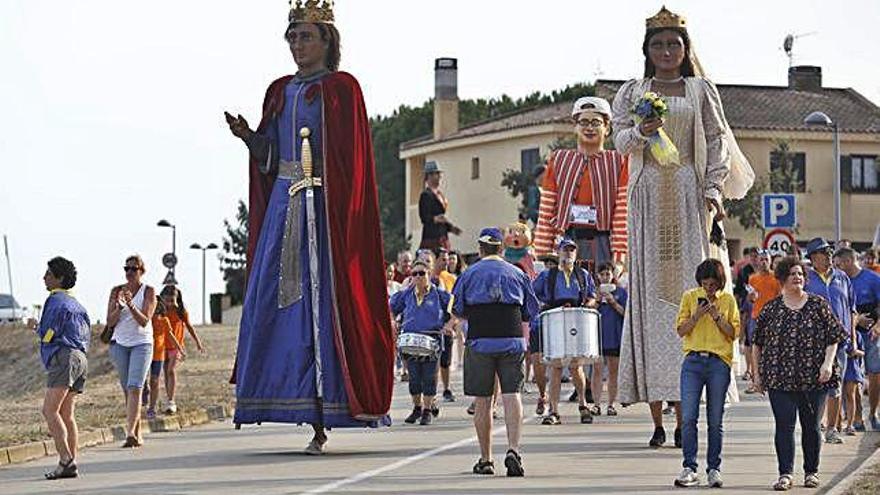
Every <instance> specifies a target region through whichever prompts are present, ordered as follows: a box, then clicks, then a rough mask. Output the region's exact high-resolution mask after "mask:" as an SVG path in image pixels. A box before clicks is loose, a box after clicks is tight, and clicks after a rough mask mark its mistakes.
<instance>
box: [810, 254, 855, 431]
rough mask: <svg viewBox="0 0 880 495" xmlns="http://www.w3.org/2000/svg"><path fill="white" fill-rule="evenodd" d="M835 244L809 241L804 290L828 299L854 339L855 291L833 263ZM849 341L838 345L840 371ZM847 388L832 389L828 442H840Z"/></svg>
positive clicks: (829, 397)
mask: <svg viewBox="0 0 880 495" xmlns="http://www.w3.org/2000/svg"><path fill="white" fill-rule="evenodd" d="M833 252H834V248H833V247H832V246H831V244H829V243H828V241H826V240H825V239H823V238H821V237H816V238H814V239H812V240H810V242H808V243H807V257H808V258H809V259H810V264H811V265H812V266H811V268H810V269H809V270H808V271H807V281H806V284H805V285H804V290H806V291H807V292H809V293H811V294H816V295H817V296H819V297H821V298H823V299H825V300H826V301H828V304H830V305H831V310H832V311H833V312H834V315H835V316H837V319H838V320H840V323H841V325H843V328H845V329H846V331H847V333H848V334H849V335H850V337H849V338H850V339H852V340H851V342H855V341H856V335H855V331H856V329H855V325H853V321H854V319H853V316H858V313H857V312H856V301H855V293H854V291H853V287H852V282H851V281H850V279H849V277H848V276H847V275H846V273H845V272H843V271H842V270H839V269H837V268H834V266H833V265H832V264H831V255H832V253H833ZM846 360H847V355H846V343H845V342H842V343H841V345H839V346H837V363H836V365H835V366H838V367H839V370H840V373H843V371H844V370H845V369H846ZM842 392H843V380H840V384H839V385H838V387H837V388H835V389H833V390H831V391H830V393H829V395H828V403H827V405H826V408H825V409H826V415H825V418H826V419H825V442H826V443H834V444H840V443H843V439H842V438H841V437H840V431H839V429H840V405H841V404H840V402H841V401H840V397H841V394H842Z"/></svg>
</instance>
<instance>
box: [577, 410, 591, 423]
mask: <svg viewBox="0 0 880 495" xmlns="http://www.w3.org/2000/svg"><path fill="white" fill-rule="evenodd" d="M578 410H579V411H580V413H581V424H584V425H589V424H593V415H592V414H591V413H590V408H589V407H587V406H579V407H578Z"/></svg>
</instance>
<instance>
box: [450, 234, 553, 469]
mask: <svg viewBox="0 0 880 495" xmlns="http://www.w3.org/2000/svg"><path fill="white" fill-rule="evenodd" d="M502 239H503V235H502V234H501V230H500V229H498V228H494V227H491V228H485V229H483V230H482V231H481V232H480V237H479V239H478V240H479V252H480V261H478V262H477V263H475V264H473V265H471V266H470V267H468V269H467V270H465V271H464V272H463V273H462V274H461V276H460V277H459V278H458V280H457V281H456V283H455V287H454V288H453V290H452V295H453V298H454V303H453V306H452V312H453V313H454V314H455V315H456V316H458V317H460V318H463V319H466V320H467V335H466V345H465V353H464V393H465V395H470V396H473V397H475V398H476V399H475V411H474V427H475V428H476V430H477V438H478V440H479V442H480V458H479V460H478V461H477V463H476V464H475V465H474V468H473V472H474V474H483V475H494V474H495V463H494V461H493V460H492V394H493V392H494V391H495V377H496V376H497V377H498V381H499V382H500V385H501V398H502V402H503V404H504V422H505V424H506V426H507V442H508V450H507V454H506V455H505V458H504V465H505V467H506V468H507V476H523V475H524V474H525V470H524V469H523V465H522V457H521V456H520V452H519V441H520V436H521V428H522V416H523V413H522V397H521V395H520V394H521V392H522V387H523V381H524V380H525V367H524V362H525V355H526V342H525V339H524V338H523V334H522V324H523V322H527V321H530V320H531V319H532V318H534V317H535V316H537V314H538V300H537V298H536V297H535V293H534V291H533V290H532V284H531V282H530V281H529V278H528V277H527V276H526V275H525V273H523V272H522V271H521V270H520V269H519V268H517V267H515V266H514V265H512V264H510V263H508V262H506V261H504V259H503V258H501V256H499V255H500V253H501V243H502Z"/></svg>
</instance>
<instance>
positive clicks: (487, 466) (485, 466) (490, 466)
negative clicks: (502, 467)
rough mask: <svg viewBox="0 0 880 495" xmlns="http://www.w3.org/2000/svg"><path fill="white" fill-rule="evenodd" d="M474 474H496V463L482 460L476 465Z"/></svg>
mask: <svg viewBox="0 0 880 495" xmlns="http://www.w3.org/2000/svg"><path fill="white" fill-rule="evenodd" d="M474 474H488V475H494V474H495V462H494V461H484V460H483V459H480V460H478V461H477V463H476V464H474Z"/></svg>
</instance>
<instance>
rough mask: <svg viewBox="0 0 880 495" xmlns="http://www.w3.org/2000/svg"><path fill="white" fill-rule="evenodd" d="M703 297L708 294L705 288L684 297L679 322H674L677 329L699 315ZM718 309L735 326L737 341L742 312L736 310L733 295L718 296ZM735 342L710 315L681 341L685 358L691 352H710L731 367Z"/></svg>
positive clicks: (719, 293) (695, 290) (687, 293)
mask: <svg viewBox="0 0 880 495" xmlns="http://www.w3.org/2000/svg"><path fill="white" fill-rule="evenodd" d="M701 297H706V291H705V290H704V289H703V288H702V287H698V288H696V289H691V290H689V291H687V292H685V293H684V295H683V296H681V306H679V310H678V318H676V320H675V327H676V328H678V327H679V326H680V325H681V324H682V323H684V322H685V321H687V319H688V318H690V317H691V315H693V314H694V313H696V311H697V307H698V305H699V303H697V300H698V299H699V298H701ZM715 306H716V307H717V308H718V312H719V313H720V314H721V317H722V318H724V319H725V320H727V322H728V323H730V324H731V326H733V335H734V338H736V337H737V336H739V331H740V322H739V308H737V305H736V299H734V298H733V294H730V293H727V292H718V293H717V296H716V299H715ZM733 340H734V339H731V338H729V337H728V336H727V335H725V334H724V332H722V331H721V329H720V328H718V326H717V325H716V324H715V322H714V321H712V315H710V314H708V313H707V314H705V315H703V317H702V318H700V319H699V321H697V324H696V326H694V329H693V330H692V331H691V333H689V334H687V335H686V336H685V337H684V338H683V339H682V343H681V347H682V350H683V351H684V353H685V354H687V353H689V352H711V353H713V354H717V355H718V356H720V357H721V359H723V360H724V362H725V363H727V365H728V366H730V364H731V362H732V361H733Z"/></svg>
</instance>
